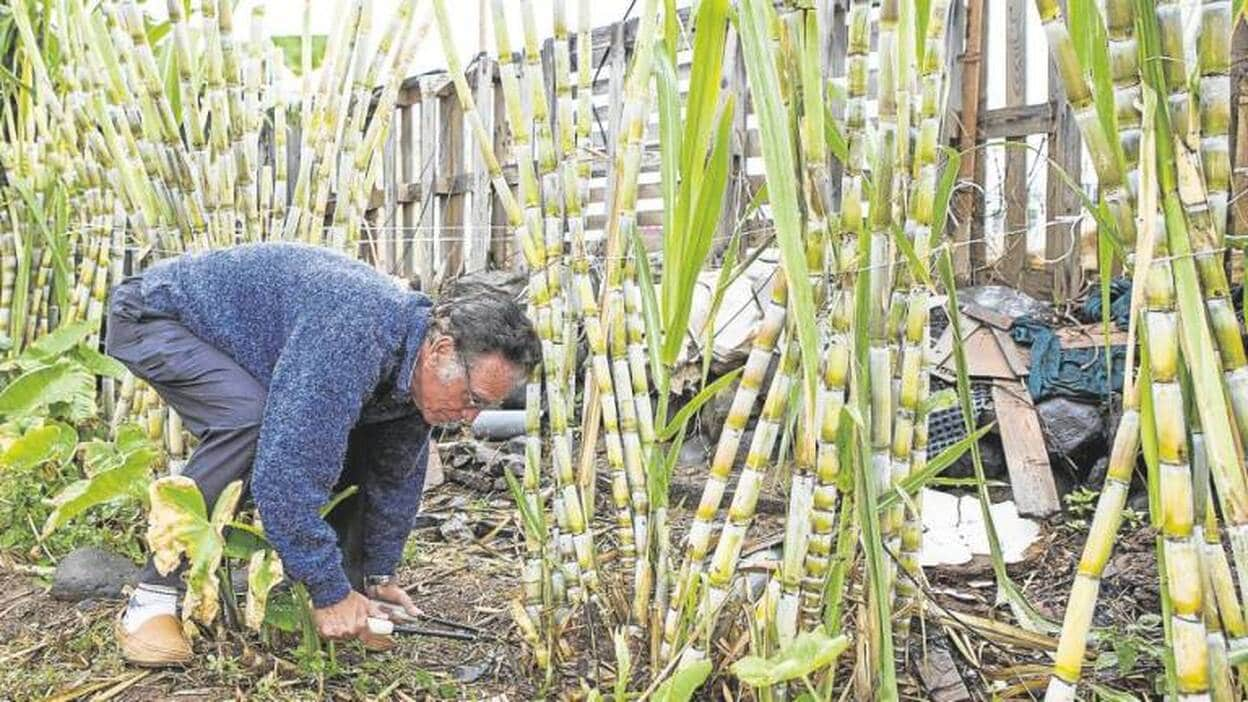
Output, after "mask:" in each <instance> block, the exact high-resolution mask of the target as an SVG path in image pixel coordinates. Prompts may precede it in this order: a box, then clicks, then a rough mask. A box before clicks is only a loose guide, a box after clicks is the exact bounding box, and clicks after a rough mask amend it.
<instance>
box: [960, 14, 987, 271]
mask: <svg viewBox="0 0 1248 702" xmlns="http://www.w3.org/2000/svg"><path fill="white" fill-rule="evenodd" d="M967 3H968V7H967V22H966V43H965V45H964V46H963V49H962V51H963V53H962V79H961V81H962V125H961V128H960V136H959V138H958V149H959V150H960V151H961V152H962V165H961V167H960V168H959V169H958V180H959V181H967V180H970V179H972V178H977V179H981V180H979V181H977V182H982V177H983V176H982V174H983V170H984V166H983V161H984V159H983V158H980V156H981V154H980V153H979V152H978V150H976V149H975V147H976V146H977V145H978V144H979V143H980V138H979V113H980V107H981V106H982V103H983V100H984V95H985V93H986V91H984V90H983V87H984V77H985V75H984V74H985V71H984V70H983V63H984V61H983V56H984V52H985V50H986V49H987V45H988V41H987V36H988V35H987V33H985V32H984V19H985V18H984V13H985V11H986V8H985V7H984V0H967ZM982 202H983V195H982V194H981V193H979V192H977V191H976V190H973V189H971V188H966V187H964V188H963V189H962V190H961V191H959V192H958V196H957V200H956V207H955V210H954V211H955V212H956V214H957V219H958V227H957V230H956V231H955V232H954V235H953V241H954V249H953V266H954V275H955V277H956V279H957V282H958V284H960V285H966V284H969V283H970V282H971V279H972V275H973V273H974V271H975V270H976V269H977V268H978V267H979V266H980V265H983V259H984V257H983V255H982V246H981V245H980V244H974V245H973V244H971V239H972V238H982V236H983V229H984V228H983V215H984V212H983V205H982V204H981V203H982ZM977 253H978V254H980V255H978V256H977V255H976V254H977Z"/></svg>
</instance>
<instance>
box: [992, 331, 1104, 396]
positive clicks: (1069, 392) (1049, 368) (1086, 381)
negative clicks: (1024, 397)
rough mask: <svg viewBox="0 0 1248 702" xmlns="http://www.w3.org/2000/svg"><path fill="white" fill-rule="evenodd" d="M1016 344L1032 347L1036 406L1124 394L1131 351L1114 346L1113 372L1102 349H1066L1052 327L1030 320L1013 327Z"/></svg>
mask: <svg viewBox="0 0 1248 702" xmlns="http://www.w3.org/2000/svg"><path fill="white" fill-rule="evenodd" d="M1010 336H1011V337H1012V338H1013V339H1014V341H1016V342H1018V343H1019V344H1022V345H1024V346H1030V347H1031V367H1030V368H1029V369H1028V372H1027V373H1028V374H1027V392H1028V393H1030V394H1031V399H1032V400H1033V401H1035V402H1040V401H1041V400H1046V399H1048V398H1050V397H1057V396H1065V397H1071V398H1076V399H1083V400H1099V399H1104V398H1105V397H1107V396H1108V395H1109V392H1110V390H1111V389H1112V390H1115V391H1120V390H1122V370H1123V367H1124V366H1125V364H1126V358H1127V348H1126V347H1125V346H1111V347H1110V358H1111V359H1112V370H1111V369H1109V368H1106V363H1105V356H1104V349H1103V348H1102V347H1101V346H1094V347H1091V348H1082V349H1064V348H1062V344H1061V341H1060V340H1059V339H1058V338H1057V335H1056V334H1054V333H1053V330H1052V329H1050V328H1049V325H1047V324H1045V323H1044V322H1041V321H1038V320H1036V319H1032V318H1030V317H1020V318H1019V319H1016V320H1014V324H1013V325H1012V326H1011V327H1010Z"/></svg>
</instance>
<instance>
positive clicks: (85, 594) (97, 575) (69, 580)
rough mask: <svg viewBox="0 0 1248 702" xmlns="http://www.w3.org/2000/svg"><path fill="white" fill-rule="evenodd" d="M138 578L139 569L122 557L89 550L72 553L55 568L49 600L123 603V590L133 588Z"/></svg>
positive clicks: (88, 548)
mask: <svg viewBox="0 0 1248 702" xmlns="http://www.w3.org/2000/svg"><path fill="white" fill-rule="evenodd" d="M138 575H139V567H138V566H137V565H135V564H134V563H132V562H130V559H128V558H126V557H125V556H122V555H120V554H116V553H112V552H111V551H105V550H104V549H100V548H95V547H92V546H88V547H84V548H79V549H74V551H72V552H71V553H70V554H69V555H68V556H66V557H64V558H62V559H61V562H60V563H59V564H58V565H57V566H56V573H55V574H54V575H53V576H52V597H54V598H55V599H58V600H64V601H67V602H78V601H80V600H85V599H88V598H91V599H100V600H117V599H122V598H123V597H124V593H123V592H122V589H123V588H125V587H126V586H132V585H134V584H135V582H136V579H137V578H138Z"/></svg>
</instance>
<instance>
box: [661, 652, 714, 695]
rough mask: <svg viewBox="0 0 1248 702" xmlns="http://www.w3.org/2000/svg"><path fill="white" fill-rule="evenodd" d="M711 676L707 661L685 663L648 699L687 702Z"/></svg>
mask: <svg viewBox="0 0 1248 702" xmlns="http://www.w3.org/2000/svg"><path fill="white" fill-rule="evenodd" d="M710 675H711V662H710V661H708V660H700V661H695V662H693V663H686V664H684V665H681V666H680V667H678V668H677V669H676V672H674V673H672V677H670V678H668V679H667V680H665V681H663V683H662V684H661V685H659V686H658V687H657V688H655V690H654V694H653V695H652V696H651V697H650V699H652V700H654V702H689V700H690V699H692V698H693V693H695V692H697V691H698V688H699V687H702V683H704V682H706V679H707V678H708V677H710Z"/></svg>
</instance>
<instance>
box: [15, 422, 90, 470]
mask: <svg viewBox="0 0 1248 702" xmlns="http://www.w3.org/2000/svg"><path fill="white" fill-rule="evenodd" d="M65 430H68V431H69V432H70V433H72V434H73V436H72V437H70V436H67V435H66V433H65ZM77 438H78V437H77V434H76V433H74V430H73V429H72V428H70V427H67V426H65V425H62V424H57V423H53V424H45V425H43V426H38V427H34V428H32V429H30V430H28V431H27V432H26V433H24V434H22V436H21V437H19V438H18V439H16V440H14V441H13V442H12V443H11V444H9V446H8V448H7V449H5V451H4V453H3V454H0V468H3V469H6V470H27V469H30V468H34V467H35V466H38V465H40V464H42V463H47V462H49V461H55V462H59V461H63V460H65V459H66V458H68V457H69V455H72V454H73V448H74V445H75V443H76V442H77ZM67 439H68V443H69V452H68V454H69V455H67V454H66V451H65V445H66V443H67V441H66V440H67Z"/></svg>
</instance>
